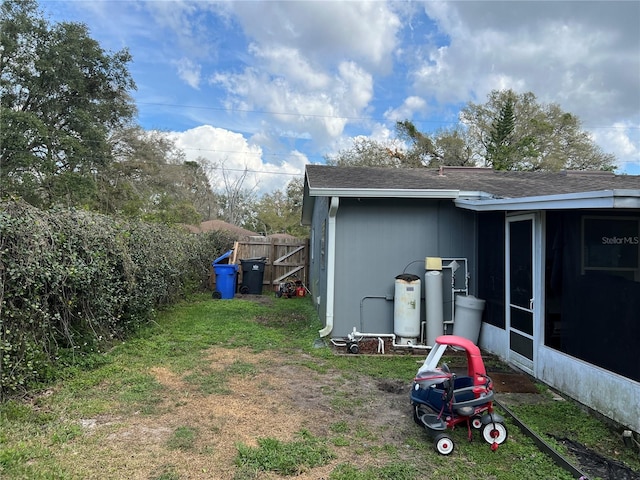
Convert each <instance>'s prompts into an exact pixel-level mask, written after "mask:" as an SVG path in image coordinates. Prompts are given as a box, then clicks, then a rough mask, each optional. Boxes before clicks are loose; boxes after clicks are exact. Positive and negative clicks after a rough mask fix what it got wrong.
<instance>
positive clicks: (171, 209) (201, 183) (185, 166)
mask: <svg viewBox="0 0 640 480" xmlns="http://www.w3.org/2000/svg"><path fill="white" fill-rule="evenodd" d="M110 143H111V147H112V152H113V154H114V162H113V163H112V164H111V165H110V166H109V168H108V169H105V170H104V171H103V172H102V175H101V176H100V177H99V183H100V186H101V189H100V200H101V202H100V207H101V210H102V211H103V212H105V213H121V214H125V215H129V216H137V217H142V218H145V219H147V220H157V221H161V222H164V223H189V224H193V223H200V221H201V220H202V219H209V218H210V217H211V213H212V210H213V209H215V205H216V201H215V196H214V194H213V191H212V190H211V186H210V184H209V179H208V178H207V175H206V172H205V170H204V168H203V165H202V164H201V163H200V162H202V161H204V159H198V160H196V161H185V155H184V152H183V151H182V150H180V149H179V148H178V147H177V146H176V144H175V141H174V140H173V139H172V138H171V137H169V136H168V135H167V134H166V133H164V132H160V131H145V130H143V129H142V128H141V127H139V126H130V127H126V128H122V129H119V130H117V131H115V132H113V134H112V135H111V137H110Z"/></svg>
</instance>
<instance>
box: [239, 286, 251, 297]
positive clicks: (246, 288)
mask: <svg viewBox="0 0 640 480" xmlns="http://www.w3.org/2000/svg"><path fill="white" fill-rule="evenodd" d="M240 293H242V294H243V295H246V294H247V293H249V287H247V286H246V285H243V286H241V287H240Z"/></svg>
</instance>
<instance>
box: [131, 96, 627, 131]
mask: <svg viewBox="0 0 640 480" xmlns="http://www.w3.org/2000/svg"><path fill="white" fill-rule="evenodd" d="M136 104H137V105H155V106H160V107H170V108H192V109H197V110H213V111H219V112H226V113H234V112H237V113H255V114H260V115H284V116H291V117H311V118H326V119H337V120H375V121H383V120H385V119H384V118H382V117H362V116H349V115H324V114H318V113H301V112H280V111H273V110H251V109H244V108H228V107H212V106H203V105H183V104H177V103H175V104H174V103H159V102H136ZM413 123H414V124H447V125H457V124H462V122H460V121H459V120H455V121H454V120H416V121H413ZM581 126H582V127H584V128H590V129H603V130H640V126H637V127H636V126H632V125H629V126H622V125H608V126H605V125H589V124H581Z"/></svg>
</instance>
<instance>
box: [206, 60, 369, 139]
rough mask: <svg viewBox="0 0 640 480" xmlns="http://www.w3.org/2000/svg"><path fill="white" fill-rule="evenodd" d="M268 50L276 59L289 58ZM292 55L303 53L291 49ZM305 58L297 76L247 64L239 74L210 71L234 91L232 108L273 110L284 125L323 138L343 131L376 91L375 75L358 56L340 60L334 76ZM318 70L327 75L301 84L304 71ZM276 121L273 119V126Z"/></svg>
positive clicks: (218, 82) (215, 79)
mask: <svg viewBox="0 0 640 480" xmlns="http://www.w3.org/2000/svg"><path fill="white" fill-rule="evenodd" d="M266 56H267V58H269V60H270V61H271V62H274V61H276V59H282V58H285V57H283V56H282V55H266ZM289 56H290V57H294V58H298V59H299V57H297V56H296V55H295V54H294V52H292V51H289ZM301 62H302V61H301ZM302 64H303V65H304V67H305V68H304V69H303V70H304V71H303V72H299V73H298V74H296V75H294V76H293V78H292V79H290V78H289V77H285V76H281V75H271V74H270V73H269V72H267V71H265V70H263V69H258V68H247V69H245V70H244V71H243V72H241V73H238V74H233V73H217V74H215V75H213V76H212V77H211V83H213V84H215V85H220V86H223V87H224V89H225V90H226V91H227V93H228V94H229V95H230V103H229V107H230V108H235V109H243V110H253V111H261V112H268V113H269V114H270V115H271V116H272V118H273V120H274V123H275V124H277V125H279V126H280V127H279V128H280V129H282V130H286V129H289V128H291V127H292V126H294V127H295V128H296V130H297V131H298V132H300V134H301V135H302V136H309V137H310V138H313V139H314V141H316V142H317V143H318V144H323V143H325V142H327V141H330V139H332V138H335V137H336V136H339V135H341V134H342V132H343V130H344V127H345V125H346V123H347V122H348V120H349V118H350V117H357V116H359V115H361V112H362V109H364V108H366V107H367V105H368V104H369V102H370V101H371V98H372V96H373V78H372V76H371V75H370V74H369V73H368V72H366V71H364V70H363V69H361V68H359V67H358V66H357V65H355V64H354V63H353V62H343V63H341V64H340V65H338V68H337V72H336V73H335V74H333V75H332V77H331V78H329V77H328V76H327V74H325V73H323V72H315V71H313V70H312V69H311V67H310V65H309V64H307V63H304V62H302ZM276 70H279V71H281V70H282V69H281V68H278V69H276ZM314 75H315V76H317V77H318V78H321V79H322V80H321V81H319V82H318V83H316V84H313V83H312V84H311V85H306V87H305V86H303V85H301V83H300V79H301V78H302V77H309V76H314ZM314 86H315V88H314ZM320 86H322V87H323V88H320ZM274 123H272V124H271V125H270V126H271V127H272V128H273V127H274V126H275V125H274Z"/></svg>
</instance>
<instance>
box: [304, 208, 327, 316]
mask: <svg viewBox="0 0 640 480" xmlns="http://www.w3.org/2000/svg"><path fill="white" fill-rule="evenodd" d="M328 216H329V198H327V197H318V198H317V199H316V201H315V205H314V210H313V219H312V223H311V228H312V235H311V236H312V238H311V240H312V242H311V244H310V245H309V248H310V254H309V285H307V288H309V290H310V291H311V295H312V298H313V302H314V305H315V306H316V310H317V311H318V317H319V318H320V320H321V321H322V324H323V325H324V324H325V320H326V312H327V303H326V299H327V265H326V262H327V257H326V254H325V255H323V254H322V243H323V238H322V235H323V227H322V225H323V223H325V222H327V221H328ZM325 225H326V223H325ZM325 234H326V232H325ZM324 243H325V247H324V248H325V250H326V241H325V242H324ZM311 252H312V253H311Z"/></svg>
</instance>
